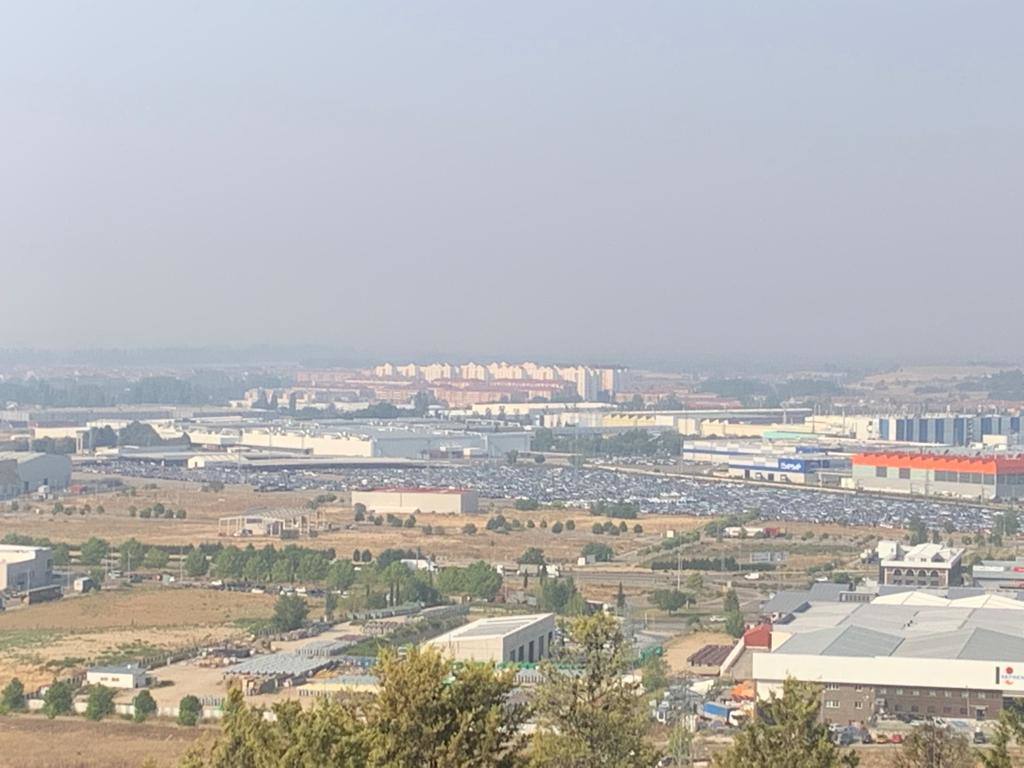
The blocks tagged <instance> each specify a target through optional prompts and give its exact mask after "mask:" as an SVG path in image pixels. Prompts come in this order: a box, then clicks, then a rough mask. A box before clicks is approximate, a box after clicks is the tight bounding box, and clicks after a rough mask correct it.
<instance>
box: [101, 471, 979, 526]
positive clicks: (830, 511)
mask: <svg viewBox="0 0 1024 768" xmlns="http://www.w3.org/2000/svg"><path fill="white" fill-rule="evenodd" d="M86 471H95V472H102V473H104V474H110V473H113V474H118V475H126V476H130V477H139V478H162V479H168V480H186V481H191V482H195V483H209V482H215V481H216V482H221V483H225V484H248V485H252V486H253V487H255V488H256V489H257V490H260V489H262V490H265V491H268V494H269V493H271V492H273V491H285V490H288V491H321V490H322V491H332V492H344V491H349V490H352V489H353V488H361V487H374V486H403V487H460V488H471V489H474V490H476V491H477V492H479V494H480V496H481V497H483V498H487V499H514V498H532V499H536V500H538V501H539V502H541V503H545V504H550V503H562V504H565V505H567V506H587V505H589V504H591V503H593V502H596V501H629V502H635V503H637V504H638V505H639V506H640V509H641V510H642V511H644V512H656V513H661V514H686V515H698V516H711V515H729V514H742V513H748V512H749V513H755V514H756V515H757V517H758V518H760V519H761V520H780V521H797V522H808V523H825V522H829V523H846V524H851V525H866V526H893V527H901V526H903V525H905V524H906V523H907V521H908V520H909V519H910V518H911V517H912V516H913V515H915V514H916V515H920V516H921V517H922V518H923V519H924V520H925V521H926V523H927V524H928V525H929V526H933V527H941V526H942V525H943V524H944V523H945V522H946V521H949V522H951V523H952V525H953V526H954V527H955V529H956V530H959V531H965V532H967V531H976V530H979V529H987V528H989V527H990V526H991V524H992V520H993V515H994V511H993V510H991V509H986V508H982V507H976V506H971V505H969V504H963V503H951V502H945V501H937V500H924V499H893V498H889V497H879V496H872V495H866V494H862V493H861V494H856V493H829V492H824V491H816V490H806V489H799V490H798V489H790V488H771V487H766V486H763V485H744V484H737V483H722V482H717V481H714V480H704V479H699V478H694V477H689V476H678V475H657V474H636V473H629V472H617V471H614V470H609V469H596V468H587V467H584V468H579V469H576V468H573V467H568V466H553V465H545V464H532V463H529V464H527V463H523V462H520V463H519V464H517V465H509V464H507V463H502V462H496V461H482V462H466V463H459V464H454V463H453V464H433V465H428V466H425V467H418V468H400V469H399V468H389V469H364V468H347V469H338V470H332V471H330V472H324V471H320V472H316V473H314V472H310V471H303V470H282V471H274V472H257V471H250V470H246V469H245V468H239V467H235V466H230V467H217V468H208V469H193V470H189V469H185V468H184V467H177V466H161V465H159V464H156V463H147V462H134V461H116V462H110V463H109V464H105V465H102V466H97V467H90V468H87V469H86Z"/></svg>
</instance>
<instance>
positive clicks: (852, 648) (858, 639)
mask: <svg viewBox="0 0 1024 768" xmlns="http://www.w3.org/2000/svg"><path fill="white" fill-rule="evenodd" d="M901 641H902V638H901V637H899V636H897V635H890V634H887V633H885V632H877V631H875V630H873V629H866V628H864V627H853V626H850V627H832V628H831V629H819V630H816V631H814V632H806V633H804V634H800V635H794V636H793V637H791V638H790V639H789V640H787V641H786V642H784V643H783V644H782V645H781V646H780V647H779V649H778V652H779V653H801V654H814V655H818V656H889V655H890V654H892V652H893V651H894V650H895V649H896V648H897V647H898V646H899V644H900V642H901Z"/></svg>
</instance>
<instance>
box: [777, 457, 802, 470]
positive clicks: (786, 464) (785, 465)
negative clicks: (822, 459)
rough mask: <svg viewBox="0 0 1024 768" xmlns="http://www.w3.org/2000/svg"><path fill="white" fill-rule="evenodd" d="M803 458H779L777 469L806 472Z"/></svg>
mask: <svg viewBox="0 0 1024 768" xmlns="http://www.w3.org/2000/svg"><path fill="white" fill-rule="evenodd" d="M806 466H807V465H806V463H805V462H804V460H803V459H779V469H780V470H782V471H783V472H806V471H807V469H806Z"/></svg>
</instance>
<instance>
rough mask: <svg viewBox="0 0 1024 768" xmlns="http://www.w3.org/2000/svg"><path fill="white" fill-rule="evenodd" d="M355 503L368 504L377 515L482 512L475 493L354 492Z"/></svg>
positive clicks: (353, 501) (353, 500) (367, 506)
mask: <svg viewBox="0 0 1024 768" xmlns="http://www.w3.org/2000/svg"><path fill="white" fill-rule="evenodd" d="M352 503H353V504H365V505H366V508H367V509H369V510H374V511H377V512H401V513H403V514H409V513H412V512H416V511H420V512H437V513H439V514H464V513H472V512H477V511H479V509H480V503H479V498H478V496H477V493H476V491H455V492H450V493H433V492H430V491H415V490H410V491H386V490H381V491H352Z"/></svg>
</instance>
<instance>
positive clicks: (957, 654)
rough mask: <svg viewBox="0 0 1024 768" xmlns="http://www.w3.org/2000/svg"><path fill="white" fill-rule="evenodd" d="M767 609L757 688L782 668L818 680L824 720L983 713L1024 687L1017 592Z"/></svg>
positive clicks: (1023, 625) (762, 690)
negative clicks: (768, 631)
mask: <svg viewBox="0 0 1024 768" xmlns="http://www.w3.org/2000/svg"><path fill="white" fill-rule="evenodd" d="M851 594H854V593H851ZM951 594H952V592H951ZM770 609H771V606H770V605H769V606H766V610H770ZM776 614H777V619H776V621H775V623H774V624H773V626H772V641H771V651H770V652H768V653H756V654H754V655H753V657H752V663H753V677H754V679H755V681H756V687H757V694H758V696H759V697H761V698H766V697H767V696H769V695H770V694H771V693H772V692H779V691H780V690H781V687H782V684H783V682H784V681H785V680H786V679H787V678H795V679H797V680H804V681H810V682H815V683H820V684H822V686H823V689H822V693H821V699H822V716H823V717H824V718H825V719H827V720H829V721H831V722H836V723H851V722H859V723H865V722H868V721H870V720H872V719H873V718H875V717H902V716H905V717H917V718H925V717H929V716H931V717H953V718H971V719H978V720H989V719H993V718H996V717H998V715H999V712H1000V711H1001V710H1002V708H1003V706H1004V701H1005V700H1006V699H1009V698H1014V697H1021V696H1024V602H1021V601H1018V600H1016V599H1013V598H1010V597H1004V596H1000V595H992V594H975V595H971V596H968V597H943V596H942V594H941V593H936V592H930V591H929V592H923V591H905V592H897V593H892V594H884V595H881V596H879V597H875V598H874V599H873V600H871V602H869V603H862V602H854V601H852V600H851V601H846V602H837V601H832V602H817V601H814V600H808V599H803V598H802V599H800V600H797V601H795V606H794V607H793V608H792V610H790V611H788V612H787V611H776ZM778 614H781V615H778Z"/></svg>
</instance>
